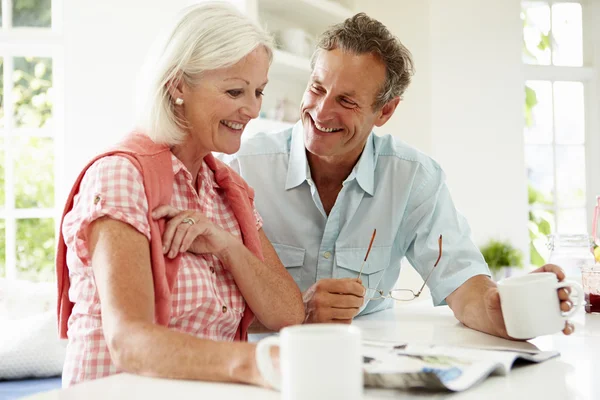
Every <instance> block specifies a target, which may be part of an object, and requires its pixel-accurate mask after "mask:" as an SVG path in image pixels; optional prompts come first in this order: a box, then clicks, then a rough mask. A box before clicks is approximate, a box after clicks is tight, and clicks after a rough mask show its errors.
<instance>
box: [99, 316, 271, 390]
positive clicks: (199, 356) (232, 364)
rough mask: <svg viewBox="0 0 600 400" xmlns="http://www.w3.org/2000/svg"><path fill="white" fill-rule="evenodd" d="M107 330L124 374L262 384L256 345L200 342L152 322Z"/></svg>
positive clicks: (206, 340) (114, 357)
mask: <svg viewBox="0 0 600 400" xmlns="http://www.w3.org/2000/svg"><path fill="white" fill-rule="evenodd" d="M118 325H119V327H118V328H117V327H110V326H105V335H106V337H107V341H108V346H109V349H110V352H111V357H112V359H113V362H114V363H115V365H116V367H117V368H118V369H120V370H122V371H125V372H130V373H135V374H139V375H146V376H155V377H161V378H171V379H189V380H204V381H217V382H239V383H248V384H254V385H260V384H262V380H261V378H260V374H259V372H258V370H257V367H256V363H255V361H254V357H255V355H254V353H255V345H254V344H250V343H245V342H219V341H213V340H210V339H199V338H196V337H193V336H191V335H189V334H185V333H181V332H177V331H174V330H170V329H168V328H165V327H163V326H159V325H155V324H151V323H148V322H144V321H140V322H122V323H119V324H118Z"/></svg>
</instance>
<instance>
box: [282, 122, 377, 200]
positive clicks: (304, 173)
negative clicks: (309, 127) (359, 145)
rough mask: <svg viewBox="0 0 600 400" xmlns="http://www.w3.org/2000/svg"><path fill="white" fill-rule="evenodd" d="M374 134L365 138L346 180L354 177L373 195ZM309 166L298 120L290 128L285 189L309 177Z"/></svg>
mask: <svg viewBox="0 0 600 400" xmlns="http://www.w3.org/2000/svg"><path fill="white" fill-rule="evenodd" d="M374 140H375V139H374V134H373V132H371V133H370V134H369V137H368V138H367V143H366V144H365V148H364V150H363V152H362V154H361V156H360V158H359V159H358V162H357V163H356V165H355V166H354V168H353V169H352V172H351V173H350V176H348V178H347V179H346V181H350V180H352V179H354V178H356V181H357V182H358V184H359V186H360V187H361V188H362V190H364V191H365V192H367V193H368V194H369V195H371V196H373V193H374V185H375V183H374V175H375V168H374V166H375V145H374ZM310 177H311V176H310V168H309V167H308V160H307V159H306V148H305V147H304V128H303V127H302V121H298V122H297V123H296V125H294V128H293V130H292V142H291V144H290V163H289V167H288V172H287V177H286V181H285V189H286V190H289V189H293V188H295V187H297V186H300V185H301V184H302V183H304V181H306V180H308V179H310Z"/></svg>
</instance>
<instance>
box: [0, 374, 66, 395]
mask: <svg viewBox="0 0 600 400" xmlns="http://www.w3.org/2000/svg"><path fill="white" fill-rule="evenodd" d="M60 388H61V378H60V377H57V378H38V379H21V380H18V381H2V380H0V400H12V399H20V398H21V397H25V396H31V395H32V394H36V393H41V392H47V391H49V390H54V389H60Z"/></svg>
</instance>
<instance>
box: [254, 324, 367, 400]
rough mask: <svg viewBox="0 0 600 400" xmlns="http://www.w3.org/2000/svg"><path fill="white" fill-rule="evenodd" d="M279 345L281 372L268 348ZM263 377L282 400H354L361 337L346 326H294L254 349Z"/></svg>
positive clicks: (359, 381) (358, 391) (359, 389)
mask: <svg viewBox="0 0 600 400" xmlns="http://www.w3.org/2000/svg"><path fill="white" fill-rule="evenodd" d="M277 345H279V346H280V366H281V373H279V371H277V370H275V368H274V366H273V362H272V360H271V355H270V349H271V347H272V346H277ZM256 363H257V365H258V369H259V371H260V373H261V375H262V376H263V378H264V379H265V380H266V381H267V382H268V383H269V384H270V385H271V386H273V387H274V388H276V389H278V390H281V392H282V398H283V399H284V400H306V399H311V400H331V399H344V400H358V399H361V398H362V394H363V371H362V352H361V336H360V331H359V330H358V328H356V327H353V326H348V325H337V324H315V325H298V326H292V327H288V328H284V329H282V330H281V335H280V337H274V336H272V337H268V338H266V339H263V340H261V341H260V342H259V343H258V345H257V347H256Z"/></svg>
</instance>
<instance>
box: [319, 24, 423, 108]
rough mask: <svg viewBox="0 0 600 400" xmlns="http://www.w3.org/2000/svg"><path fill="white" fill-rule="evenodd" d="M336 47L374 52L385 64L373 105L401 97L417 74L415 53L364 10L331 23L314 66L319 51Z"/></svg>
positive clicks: (324, 34)
mask: <svg viewBox="0 0 600 400" xmlns="http://www.w3.org/2000/svg"><path fill="white" fill-rule="evenodd" d="M337 48H340V49H341V50H344V51H347V52H351V53H354V54H359V55H360V54H373V55H375V56H377V57H379V59H380V60H381V61H382V62H383V63H384V64H385V69H386V79H385V82H384V84H383V87H382V88H381V90H380V92H379V94H378V95H377V97H376V99H375V103H374V104H373V108H374V109H380V108H381V107H383V106H384V105H385V104H386V103H387V102H388V101H390V100H392V99H393V98H395V97H400V98H401V97H402V94H404V91H405V90H406V88H407V87H408V85H409V84H410V80H411V77H412V75H413V74H414V65H413V60H412V55H411V54H410V51H408V49H407V48H406V47H404V45H403V44H402V43H400V40H398V38H397V37H395V36H394V35H392V33H391V32H390V31H389V30H388V29H387V28H386V27H385V25H383V24H382V23H381V22H379V21H377V20H376V19H373V18H371V17H369V16H368V15H367V14H365V13H362V12H361V13H358V14H356V15H355V16H353V17H350V18H348V19H346V20H345V21H344V22H342V23H340V24H337V25H334V26H332V27H331V28H329V29H328V30H327V31H325V32H324V33H323V34H322V35H321V37H320V38H319V42H318V43H317V49H316V51H315V53H314V54H313V56H312V60H311V67H312V68H314V66H315V62H316V59H317V57H318V54H319V52H321V51H322V50H326V51H330V50H334V49H337Z"/></svg>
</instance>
